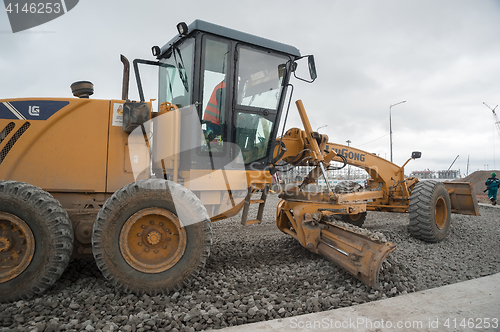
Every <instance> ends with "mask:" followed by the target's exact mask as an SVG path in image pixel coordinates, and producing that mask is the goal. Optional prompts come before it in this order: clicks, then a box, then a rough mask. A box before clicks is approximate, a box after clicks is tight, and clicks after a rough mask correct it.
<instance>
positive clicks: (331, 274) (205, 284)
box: [0, 195, 500, 332]
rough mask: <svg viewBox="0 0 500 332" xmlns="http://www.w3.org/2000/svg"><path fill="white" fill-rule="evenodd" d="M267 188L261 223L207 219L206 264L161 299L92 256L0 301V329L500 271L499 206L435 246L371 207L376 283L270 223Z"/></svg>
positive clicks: (312, 296) (171, 319)
mask: <svg viewBox="0 0 500 332" xmlns="http://www.w3.org/2000/svg"><path fill="white" fill-rule="evenodd" d="M277 202H278V198H277V196H276V195H270V197H269V201H268V205H267V208H266V212H265V217H264V221H263V223H262V224H261V225H252V226H247V227H243V226H241V225H240V224H239V218H238V217H235V218H231V219H229V220H223V221H219V222H216V223H214V224H213V238H214V243H213V247H212V252H211V255H210V258H209V260H208V262H207V266H206V269H205V270H204V271H203V272H202V273H201V275H200V276H199V277H198V278H197V279H196V280H195V281H194V282H193V284H192V285H191V287H189V288H185V289H183V290H181V291H180V292H176V293H174V294H169V295H168V296H155V297H149V296H140V297H138V296H135V295H129V294H123V293H120V292H117V291H116V290H115V289H114V288H112V287H110V286H109V285H108V283H107V282H106V281H105V280H104V278H103V277H102V275H101V274H100V272H99V270H98V269H97V267H96V265H95V263H94V262H93V261H92V260H74V261H72V262H71V263H70V265H69V267H68V269H67V271H66V272H65V273H64V274H63V276H62V277H61V278H60V280H59V281H58V282H57V283H56V285H55V286H54V287H52V288H51V289H49V290H48V291H47V292H45V293H44V294H43V295H42V296H40V297H38V298H34V299H31V300H29V301H18V302H15V303H10V304H0V331H35V330H36V331H60V330H67V331H118V330H121V331H125V332H129V331H174V332H175V331H200V330H208V329H219V328H223V327H226V326H232V325H239V324H246V323H250V322H257V321H262V320H270V319H275V318H281V317H290V316H295V315H301V314H305V313H312V312H318V311H324V310H329V309H334V308H339V307H346V306H352V305H356V304H361V303H365V302H369V301H374V300H379V299H383V298H388V297H393V296H398V295H401V294H406V293H410V292H415V291H420V290H424V289H428V288H433V287H438V286H442V285H447V284H451V283H456V282H460V281H465V280H469V279H474V278H478V277H481V276H486V275H490V274H494V273H497V272H500V231H499V229H500V227H499V226H500V213H499V212H498V210H497V209H494V208H490V207H481V215H482V216H481V217H470V216H461V215H453V216H452V217H453V222H452V226H451V231H450V234H449V235H448V237H447V238H446V239H445V240H444V241H443V242H441V243H438V244H428V243H424V242H422V241H419V240H416V239H413V238H412V237H410V235H409V232H408V230H407V224H408V215H407V214H389V213H378V212H369V213H368V217H367V220H366V222H365V225H364V227H366V228H367V229H369V230H370V231H372V232H380V233H383V234H384V235H385V237H386V238H387V240H388V241H390V242H392V243H394V244H396V245H397V249H396V251H395V252H393V253H392V254H390V255H389V257H388V259H387V260H386V261H385V262H384V263H383V269H382V271H381V275H380V280H381V289H380V290H378V291H377V290H373V289H370V288H369V287H367V286H365V285H364V284H362V283H361V282H359V281H358V280H356V279H355V278H353V277H351V276H350V275H349V274H348V273H346V272H345V271H343V270H342V269H340V268H338V267H336V266H335V265H333V264H332V263H330V262H329V261H327V260H326V259H324V258H322V257H320V256H318V255H315V254H313V253H311V252H309V251H308V250H306V249H305V248H302V247H301V246H300V244H298V243H297V242H296V241H295V240H294V239H292V238H291V237H290V236H288V235H285V234H283V233H281V232H280V231H279V230H278V229H277V228H276V226H275V221H274V220H275V213H276V212H275V211H276V204H277Z"/></svg>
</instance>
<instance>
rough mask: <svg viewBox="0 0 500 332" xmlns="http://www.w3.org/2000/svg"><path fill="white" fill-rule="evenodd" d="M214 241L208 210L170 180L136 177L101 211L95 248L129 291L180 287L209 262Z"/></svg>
mask: <svg viewBox="0 0 500 332" xmlns="http://www.w3.org/2000/svg"><path fill="white" fill-rule="evenodd" d="M211 244H212V235H211V225H210V219H209V217H208V213H207V210H206V209H205V207H204V206H203V204H202V203H201V201H200V200H199V199H198V198H197V197H196V196H195V195H194V194H193V193H192V192H191V191H189V190H188V189H186V188H185V187H183V186H181V185H179V184H176V183H174V182H171V181H166V180H161V179H149V180H142V181H137V182H134V183H131V184H129V185H127V186H125V187H123V188H122V189H120V190H118V191H117V192H115V193H114V194H113V196H111V197H110V198H109V199H108V200H107V201H106V203H105V204H104V206H103V207H102V209H101V210H100V211H99V214H98V215H97V220H96V222H95V224H94V229H93V234H92V248H93V253H94V258H95V260H96V262H97V266H98V267H99V269H100V270H101V272H102V274H103V275H104V277H105V278H106V279H107V280H108V281H109V282H110V283H111V284H112V285H114V286H115V287H117V288H119V289H121V290H123V291H124V292H126V293H135V294H138V295H141V294H150V295H156V294H164V293H167V292H170V291H173V290H179V289H180V288H181V287H182V286H183V285H184V284H189V283H190V281H191V280H192V279H193V277H195V276H196V275H198V273H199V272H200V270H201V269H202V268H203V267H204V266H205V262H206V260H207V258H208V256H209V254H210V246H211Z"/></svg>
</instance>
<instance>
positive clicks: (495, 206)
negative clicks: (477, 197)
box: [478, 203, 500, 209]
mask: <svg viewBox="0 0 500 332" xmlns="http://www.w3.org/2000/svg"><path fill="white" fill-rule="evenodd" d="M478 204H479V205H480V206H486V207H491V208H496V209H500V205H498V204H497V205H492V204H491V203H478Z"/></svg>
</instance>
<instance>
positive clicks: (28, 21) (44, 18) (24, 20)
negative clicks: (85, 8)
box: [4, 0, 79, 33]
mask: <svg viewBox="0 0 500 332" xmlns="http://www.w3.org/2000/svg"><path fill="white" fill-rule="evenodd" d="M78 1H79V0H50V1H37V0H4V4H5V11H6V13H7V16H8V17H9V22H10V26H11V28H12V32H13V33H16V32H19V31H23V30H27V29H31V28H33V27H36V26H38V25H41V24H44V23H47V22H49V21H52V20H53V19H56V18H58V17H60V16H62V15H64V14H66V13H67V12H69V11H70V10H71V9H73V8H74V7H75V6H76V5H77V4H78Z"/></svg>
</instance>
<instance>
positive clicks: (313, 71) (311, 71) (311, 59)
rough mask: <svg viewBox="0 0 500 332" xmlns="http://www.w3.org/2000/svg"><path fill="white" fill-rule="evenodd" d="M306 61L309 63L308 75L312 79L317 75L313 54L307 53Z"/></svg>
mask: <svg viewBox="0 0 500 332" xmlns="http://www.w3.org/2000/svg"><path fill="white" fill-rule="evenodd" d="M307 63H308V65H309V75H310V76H311V79H312V80H313V81H314V80H315V79H316V78H317V77H318V74H317V73H316V64H315V63H314V55H309V56H308V57H307Z"/></svg>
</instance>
